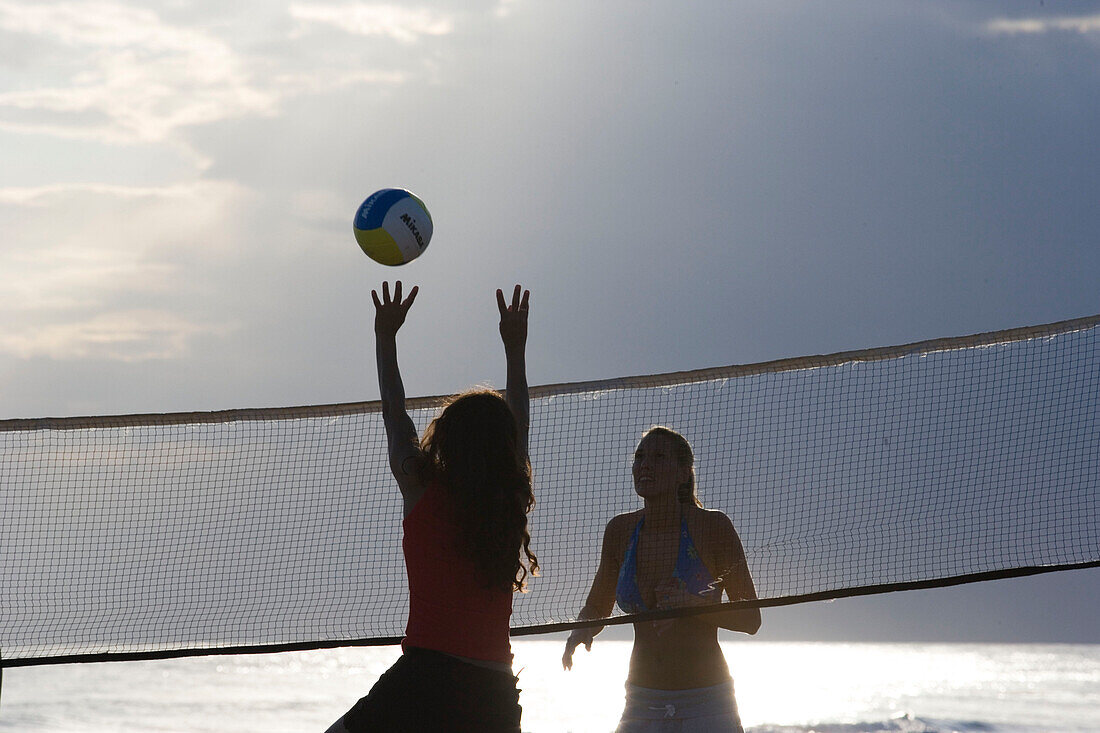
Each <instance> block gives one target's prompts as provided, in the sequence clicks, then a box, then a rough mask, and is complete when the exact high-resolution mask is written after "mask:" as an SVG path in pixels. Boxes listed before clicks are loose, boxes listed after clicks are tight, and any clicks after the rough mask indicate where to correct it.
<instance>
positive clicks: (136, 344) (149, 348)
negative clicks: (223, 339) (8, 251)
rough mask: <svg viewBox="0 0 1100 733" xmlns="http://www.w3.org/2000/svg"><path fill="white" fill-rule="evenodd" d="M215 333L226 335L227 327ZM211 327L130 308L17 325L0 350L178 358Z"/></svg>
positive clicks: (3, 334)
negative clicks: (88, 315) (61, 319)
mask: <svg viewBox="0 0 1100 733" xmlns="http://www.w3.org/2000/svg"><path fill="white" fill-rule="evenodd" d="M215 330H216V331H219V332H222V333H225V332H227V331H229V330H230V328H229V327H228V326H221V327H219V328H217V329H215ZM211 331H212V329H211V327H210V326H209V325H206V324H198V323H195V322H192V321H189V320H187V319H186V318H183V317H181V316H179V315H177V314H176V313H174V312H171V311H166V310H125V311H115V312H111V313H103V314H98V315H94V316H91V317H89V318H84V319H77V320H73V321H65V322H59V323H46V324H42V325H34V326H30V325H22V324H16V325H15V326H14V327H12V326H10V325H9V326H7V327H5V328H4V329H3V330H0V353H7V354H11V355H14V356H17V357H21V358H31V357H48V358H52V359H89V358H92V359H96V358H98V359H109V360H114V361H124V362H136V361H147V360H150V359H170V358H178V357H181V356H183V355H184V354H186V353H187V346H188V341H189V340H190V339H191V338H192V337H194V336H196V335H198V334H209V333H211Z"/></svg>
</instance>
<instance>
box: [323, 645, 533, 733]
mask: <svg viewBox="0 0 1100 733" xmlns="http://www.w3.org/2000/svg"><path fill="white" fill-rule="evenodd" d="M516 681H517V678H516V677H514V676H512V674H511V673H509V672H501V671H498V670H495V669H488V668H486V667H479V666H477V665H476V664H469V663H467V662H463V661H462V660H461V659H455V658H454V657H451V656H448V655H446V654H441V653H440V652H436V651H431V650H430V649H418V648H416V647H411V648H409V649H406V650H405V653H404V654H402V655H401V658H400V659H398V660H397V661H396V662H395V663H394V665H393V666H392V667H390V668H389V669H388V670H386V672H385V673H384V674H383V675H382V676H381V677H379V678H378V682H376V683H375V684H374V687H372V688H371V691H370V692H369V693H368V694H367V696H366V697H364V698H362V699H360V700H359V702H357V703H356V704H355V706H354V707H352V709H351V710H349V711H348V712H347V714H346V715H344V718H343V720H344V726H345V727H346V728H347V729H348V731H350V733H368V732H369V733H373V732H374V731H386V733H403V732H404V731H409V733H435V732H438V733H444V732H445V731H446V732H448V733H450V732H452V731H453V733H461V732H462V731H478V732H479V733H498V732H499V733H519V729H520V728H519V719H520V712H521V710H520V706H519V690H518V689H517V688H516Z"/></svg>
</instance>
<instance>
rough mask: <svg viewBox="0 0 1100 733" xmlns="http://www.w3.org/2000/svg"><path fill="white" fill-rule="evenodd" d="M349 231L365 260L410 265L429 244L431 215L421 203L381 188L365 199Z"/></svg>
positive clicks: (401, 191) (401, 192)
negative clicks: (353, 234) (361, 250)
mask: <svg viewBox="0 0 1100 733" xmlns="http://www.w3.org/2000/svg"><path fill="white" fill-rule="evenodd" d="M352 228H353V229H354V230H355V240H356V241H357V242H359V246H360V247H361V248H362V249H363V251H364V252H365V253H366V254H367V256H368V257H370V258H371V259H372V260H374V261H375V262H378V263H380V264H383V265H391V266H393V265H404V264H405V263H407V262H411V261H412V260H415V259H416V258H417V257H419V256H420V255H421V254H422V253H423V252H424V250H426V249H427V248H428V244H429V243H431V241H432V228H433V227H432V215H431V214H429V213H428V208H427V207H426V206H424V202H423V201H421V200H420V199H419V198H417V197H416V196H415V195H413V194H412V193H411V192H409V191H406V190H405V189H403V188H383V189H382V190H380V191H375V192H374V193H372V194H371V195H370V196H368V197H367V199H366V200H365V201H364V202H363V203H362V204H360V205H359V210H358V212H357V213H356V214H355V221H354V223H353V224H352Z"/></svg>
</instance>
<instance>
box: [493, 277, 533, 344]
mask: <svg viewBox="0 0 1100 733" xmlns="http://www.w3.org/2000/svg"><path fill="white" fill-rule="evenodd" d="M521 291H522V292H523V297H522V298H520V292H521ZM530 298H531V291H530V290H523V288H522V287H521V286H519V285H517V286H516V289H515V290H514V291H513V292H512V303H511V305H509V304H508V303H507V302H506V301H505V300H504V292H503V291H501V290H497V309H498V310H499V311H500V338H501V340H502V341H503V342H504V348H505V349H506V350H508V349H513V348H516V349H519V350H521V351H522V350H523V348H524V346H526V344H527V312H528V307H527V303H528V301H529V300H530Z"/></svg>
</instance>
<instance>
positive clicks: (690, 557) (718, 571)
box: [562, 427, 760, 733]
mask: <svg viewBox="0 0 1100 733" xmlns="http://www.w3.org/2000/svg"><path fill="white" fill-rule="evenodd" d="M633 473H634V490H635V491H636V492H637V493H638V496H640V497H642V500H643V501H644V502H645V506H644V508H643V509H640V510H638V511H634V512H629V513H627V514H620V515H618V516H616V517H614V518H613V519H612V520H611V521H610V522H608V523H607V529H606V530H605V531H604V537H603V549H602V551H601V554H600V564H599V568H598V569H597V570H596V577H595V579H594V580H593V582H592V590H591V591H590V592H589V594H588V600H587V602H586V603H585V605H584V608H583V609H581V612H580V614H579V616H578V618H579V619H581V620H584V619H595V618H606V617H607V616H609V615H610V614H611V610H612V608H613V606H614V604H615V603H616V602H618V604H619V608H621V609H622V611H623V612H624V613H640V612H643V611H650V610H657V609H670V608H678V607H683V606H698V605H706V604H715V603H721V601H722V593H723V591H724V592H725V593H726V595H727V596H728V597H729V599H730V600H747V599H754V598H756V590H755V588H754V587H753V583H752V577H751V575H750V574H749V568H748V564H747V563H746V562H745V552H744V550H743V549H742V547H741V540H740V538H739V537H738V536H737V531H736V530H735V529H734V527H733V523H732V522H730V520H729V517H727V516H726V515H725V514H723V513H722V512H718V511H710V510H707V509H703V508H702V506H701V505H700V504H699V500H698V498H697V497H696V495H695V456H694V453H693V452H692V450H691V444H690V443H688V441H687V440H686V439H685V438H684V437H683V436H682V435H680V434H679V433H677V432H676V431H674V430H670V429H669V428H666V427H654V428H651V429H650V430H649V431H647V432H646V434H645V435H644V436H643V437H642V440H641V442H639V443H638V447H637V449H636V450H635V452H634V468H633ZM602 628H603V627H597V628H588V629H578V630H576V631H574V632H573V633H572V634H570V635H569V640H568V641H567V642H566V645H565V654H564V655H563V656H562V666H564V667H565V669H570V668H571V667H572V666H573V652H574V651H575V650H576V648H577V647H578V646H579V645H581V644H584V646H585V648H586V649H589V650H591V648H592V639H593V638H594V637H595V636H596V634H598V633H600V631H601V630H602ZM719 628H723V629H731V630H733V631H743V632H745V633H746V634H755V633H756V631H757V629H759V628H760V611H759V610H758V609H743V610H728V611H716V612H715V613H712V614H703V615H698V616H682V617H678V618H673V619H667V620H661V621H648V622H639V623H635V624H634V649H633V651H632V653H631V655H630V672H629V674H628V676H627V683H626V707H625V709H624V710H623V715H622V720H621V721H620V722H619V727H618V729H617V731H618V733H644V732H647V731H653V732H656V731H663V730H671V728H667V727H662V726H664V725H665V723H669V722H672V721H675V722H676V724H677V727H676V728H675V730H677V731H680V732H681V733H704V732H706V733H712V732H718V731H723V732H725V731H735V732H738V733H739V732H740V731H742V728H741V720H740V717H739V716H738V713H737V703H736V702H735V700H734V696H733V680H732V679H731V678H730V673H729V667H728V666H727V665H726V659H725V657H724V656H723V655H722V648H721V647H720V646H719V644H718V629H719Z"/></svg>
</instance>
